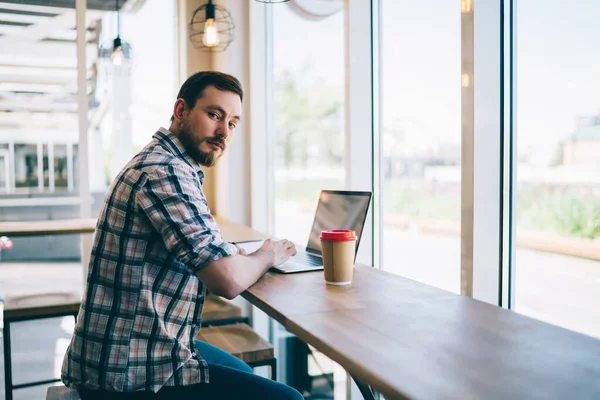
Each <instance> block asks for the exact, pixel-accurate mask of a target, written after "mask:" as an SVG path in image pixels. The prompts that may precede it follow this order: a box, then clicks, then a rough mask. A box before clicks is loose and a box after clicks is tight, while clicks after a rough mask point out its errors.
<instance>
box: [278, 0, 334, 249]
mask: <svg viewBox="0 0 600 400" xmlns="http://www.w3.org/2000/svg"><path fill="white" fill-rule="evenodd" d="M313 3H316V2H313ZM272 9H273V49H274V50H273V75H274V76H273V79H274V101H273V104H274V108H273V116H274V142H275V143H276V151H275V169H274V171H273V173H274V174H275V210H274V211H275V218H274V221H275V234H276V235H277V236H279V237H286V238H288V239H290V240H294V241H295V242H297V243H301V244H305V243H306V242H307V240H308V234H309V231H310V225H311V223H312V216H313V215H314V211H315V209H316V206H317V201H318V198H319V191H320V190H321V189H340V188H342V187H343V185H344V179H345V172H344V150H345V146H344V52H343V48H344V15H343V12H342V11H340V12H338V13H336V14H334V15H332V16H329V17H326V18H319V19H315V18H307V16H308V15H307V11H306V10H304V9H302V8H300V7H299V6H298V5H296V4H295V5H294V6H293V7H292V6H288V5H279V6H277V7H273V8H272ZM317 9H318V7H317ZM306 43H311V44H313V45H311V46H306Z"/></svg>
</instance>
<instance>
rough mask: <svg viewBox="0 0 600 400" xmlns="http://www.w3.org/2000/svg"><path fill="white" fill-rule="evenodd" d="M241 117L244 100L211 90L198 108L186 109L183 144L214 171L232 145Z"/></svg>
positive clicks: (197, 160) (182, 127)
mask: <svg viewBox="0 0 600 400" xmlns="http://www.w3.org/2000/svg"><path fill="white" fill-rule="evenodd" d="M180 100H181V99H180ZM178 101H179V100H178ZM175 107H176V108H177V103H176V104H175ZM241 113H242V101H241V100H240V96H238V95H237V94H235V93H233V92H224V91H221V90H219V89H217V88H215V87H214V86H209V87H207V88H206V89H204V95H203V96H202V97H200V98H199V99H198V100H197V101H196V105H195V106H194V108H192V109H190V108H189V107H187V106H185V107H184V110H183V115H182V117H181V122H180V126H179V140H180V141H181V143H182V144H183V145H184V147H185V149H186V151H187V152H188V153H189V154H190V156H191V157H192V158H193V159H194V161H196V162H197V163H198V164H201V165H204V166H207V167H212V166H213V165H215V164H216V163H217V160H218V159H219V158H220V157H221V156H222V155H223V153H224V152H225V149H226V148H227V146H228V145H229V142H230V141H231V138H232V136H233V132H234V131H235V128H236V126H237V124H238V123H239V122H240V116H241Z"/></svg>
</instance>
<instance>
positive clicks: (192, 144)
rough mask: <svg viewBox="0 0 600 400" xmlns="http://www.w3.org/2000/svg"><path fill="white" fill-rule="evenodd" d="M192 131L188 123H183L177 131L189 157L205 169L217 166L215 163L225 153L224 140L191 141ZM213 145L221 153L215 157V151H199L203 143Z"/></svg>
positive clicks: (216, 138) (218, 138) (217, 138)
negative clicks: (217, 147)
mask: <svg viewBox="0 0 600 400" xmlns="http://www.w3.org/2000/svg"><path fill="white" fill-rule="evenodd" d="M191 132H192V129H191V127H190V124H189V122H188V121H185V122H183V124H182V125H181V128H180V129H179V140H180V141H181V143H182V144H183V146H184V147H185V150H186V151H187V152H188V154H189V155H190V157H192V159H193V160H194V161H195V162H197V163H198V164H200V165H204V166H205V167H213V166H215V165H216V164H217V161H218V160H219V158H221V156H222V155H223V153H224V152H225V140H224V139H223V138H221V137H218V136H217V137H214V138H210V139H209V138H205V139H201V140H199V141H194V140H193V139H192V134H191ZM204 142H209V143H215V144H218V145H220V146H221V152H220V153H219V155H216V151H209V152H204V151H202V150H200V149H199V146H200V145H201V144H202V143H204Z"/></svg>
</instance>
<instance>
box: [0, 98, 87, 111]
mask: <svg viewBox="0 0 600 400" xmlns="http://www.w3.org/2000/svg"><path fill="white" fill-rule="evenodd" d="M0 111H13V112H15V111H27V112H64V113H77V103H56V102H48V101H46V100H45V99H44V98H43V97H42V98H41V99H36V98H34V99H29V100H27V99H23V98H15V99H7V100H4V99H0Z"/></svg>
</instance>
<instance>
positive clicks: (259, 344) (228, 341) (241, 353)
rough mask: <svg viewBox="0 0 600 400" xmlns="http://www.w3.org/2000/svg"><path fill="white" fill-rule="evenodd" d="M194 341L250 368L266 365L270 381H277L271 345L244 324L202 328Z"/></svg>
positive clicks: (275, 364)
mask: <svg viewBox="0 0 600 400" xmlns="http://www.w3.org/2000/svg"><path fill="white" fill-rule="evenodd" d="M196 339H198V340H202V341H203V342H206V343H208V344H210V345H213V346H215V347H218V348H220V349H221V350H224V351H226V352H228V353H229V354H231V355H233V356H235V357H237V358H239V359H240V360H242V361H244V362H245V363H246V364H248V365H249V366H250V367H251V368H255V367H260V366H263V365H268V366H269V367H270V368H271V379H272V380H276V379H277V359H276V358H275V349H274V348H273V345H272V344H271V343H269V342H267V341H266V340H264V339H263V338H262V337H260V335H259V334H258V333H256V332H255V331H254V330H253V329H252V328H251V327H249V326H248V325H246V324H242V323H238V324H232V325H220V326H209V327H206V328H202V329H200V333H198V335H197V336H196Z"/></svg>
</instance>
